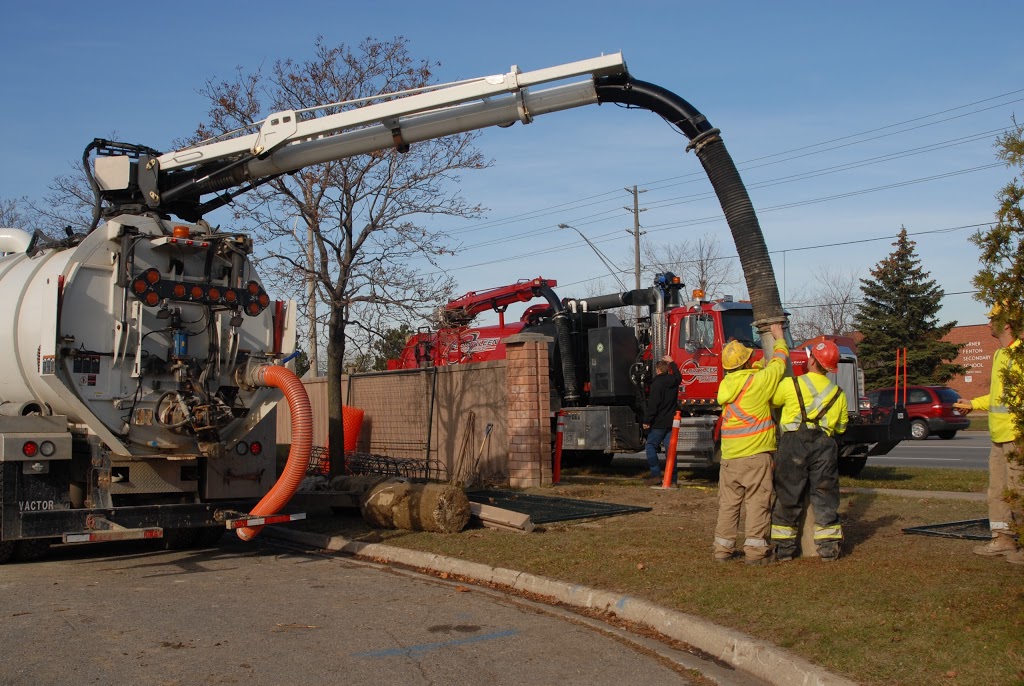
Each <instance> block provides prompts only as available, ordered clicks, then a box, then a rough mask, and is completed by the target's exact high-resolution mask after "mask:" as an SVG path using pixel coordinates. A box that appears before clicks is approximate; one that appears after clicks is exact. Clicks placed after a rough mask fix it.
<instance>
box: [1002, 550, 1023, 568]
mask: <svg viewBox="0 0 1024 686" xmlns="http://www.w3.org/2000/svg"><path fill="white" fill-rule="evenodd" d="M1004 557H1005V558H1006V561H1007V562H1009V563H1010V564H1011V565H1024V550H1014V551H1013V552H1012V553H1006V555H1004Z"/></svg>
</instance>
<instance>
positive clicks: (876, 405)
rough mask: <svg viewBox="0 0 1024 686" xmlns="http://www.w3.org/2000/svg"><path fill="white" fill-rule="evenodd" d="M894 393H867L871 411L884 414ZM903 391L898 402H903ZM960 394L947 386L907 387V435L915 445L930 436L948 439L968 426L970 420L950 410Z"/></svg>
mask: <svg viewBox="0 0 1024 686" xmlns="http://www.w3.org/2000/svg"><path fill="white" fill-rule="evenodd" d="M893 396H894V389H892V388H879V389H878V390H874V391H871V392H870V393H868V401H869V402H870V403H871V409H872V410H873V411H874V410H878V411H881V412H887V411H888V410H889V409H890V408H892V405H893ZM903 397H904V396H903V388H902V387H901V388H900V395H899V400H900V402H903ZM959 399H960V394H959V393H957V392H956V391H954V390H953V389H952V388H950V387H948V386H907V389H906V405H907V416H909V417H910V433H911V435H912V436H913V437H914V438H915V439H916V440H919V441H923V440H924V439H926V438H928V437H929V436H931V435H932V434H935V435H936V436H938V437H939V438H944V439H947V440H948V439H950V438H953V437H954V436H956V432H957V431H963V430H964V429H966V428H967V427H968V426H970V425H971V420H970V419H968V418H967V417H965V416H964V415H962V414H961V413H960V410H957V409H954V407H953V403H955V402H956V401H957V400H959Z"/></svg>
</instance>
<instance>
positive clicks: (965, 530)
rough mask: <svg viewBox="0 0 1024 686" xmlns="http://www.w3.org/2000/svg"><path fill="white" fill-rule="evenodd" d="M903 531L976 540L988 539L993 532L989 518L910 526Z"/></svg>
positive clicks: (921, 534)
mask: <svg viewBox="0 0 1024 686" xmlns="http://www.w3.org/2000/svg"><path fill="white" fill-rule="evenodd" d="M903 533H905V534H918V535H920V536H944V537H946V538H967V539H971V540H974V541H987V540H989V539H991V538H992V532H991V531H990V530H989V528H988V520H987V519H966V520H964V521H962V522H945V523H943V524H925V525H924V526H909V527H906V528H904V529H903Z"/></svg>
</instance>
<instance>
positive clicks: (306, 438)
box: [238, 366, 313, 541]
mask: <svg viewBox="0 0 1024 686" xmlns="http://www.w3.org/2000/svg"><path fill="white" fill-rule="evenodd" d="M254 376H255V379H254V380H255V381H256V384H257V385H259V386H269V387H273V388H280V389H281V391H282V392H283V393H284V397H285V400H287V401H288V409H289V410H290V411H291V415H292V447H291V449H290V450H289V451H288V461H287V462H286V463H285V465H284V472H282V474H281V477H280V478H279V479H278V480H277V483H275V484H274V486H273V487H272V488H271V489H270V491H268V492H267V494H266V495H265V496H263V500H261V501H259V502H258V503H256V507H254V508H252V512H250V513H249V514H250V515H252V516H254V517H260V516H263V515H271V514H277V513H278V512H280V511H281V508H282V507H284V506H285V505H286V504H287V503H288V501H289V500H291V499H292V496H293V495H295V491H297V490H298V489H299V484H301V483H302V480H303V479H304V478H305V476H306V469H307V468H308V467H309V453H310V451H311V450H312V448H313V410H312V408H311V407H310V406H309V396H308V395H306V387H305V386H303V385H302V382H301V381H299V377H297V376H295V374H293V373H292V372H291V371H289V370H288V369H285V368H284V367H273V366H267V367H261V368H260V369H258V370H257V371H256V373H255V375H254ZM262 528H263V527H262V526H254V527H243V528H241V529H239V530H238V537H239V538H240V539H242V540H243V541H249V540H252V538H253V537H255V536H256V534H258V533H259V532H260V530H261V529H262Z"/></svg>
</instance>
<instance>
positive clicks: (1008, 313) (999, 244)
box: [971, 119, 1024, 500]
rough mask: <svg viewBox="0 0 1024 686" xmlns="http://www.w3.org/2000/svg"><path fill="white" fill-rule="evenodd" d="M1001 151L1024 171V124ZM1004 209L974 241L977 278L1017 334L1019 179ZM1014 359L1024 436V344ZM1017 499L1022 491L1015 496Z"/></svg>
mask: <svg viewBox="0 0 1024 686" xmlns="http://www.w3.org/2000/svg"><path fill="white" fill-rule="evenodd" d="M996 150H997V152H996V154H997V156H998V157H999V159H1001V160H1002V161H1003V162H1006V166H1008V167H1010V168H1014V167H1016V168H1017V169H1019V170H1020V171H1021V172H1024V126H1022V125H1021V124H1018V123H1017V121H1016V119H1014V121H1013V127H1012V128H1011V129H1010V131H1009V132H1008V133H1005V134H1003V135H1002V136H1000V137H999V138H997V139H996ZM996 199H997V200H998V201H999V209H998V210H997V211H996V224H995V225H994V226H993V227H992V228H991V229H988V230H987V231H979V232H978V233H977V234H975V235H974V236H973V237H972V238H971V241H972V242H973V243H974V244H975V245H977V246H978V247H979V248H981V269H980V270H979V271H978V274H977V275H976V276H975V277H974V285H975V286H976V287H977V288H978V294H977V295H976V296H975V297H976V298H977V299H978V300H981V301H982V302H984V303H986V304H988V305H992V304H994V303H999V305H1000V309H1001V312H1000V313H999V315H997V316H996V317H995V319H994V321H993V323H994V324H995V325H996V326H998V327H1002V326H1003V325H1004V324H1008V325H1009V326H1010V329H1012V330H1013V332H1014V335H1016V336H1018V337H1021V335H1022V334H1024V207H1022V204H1024V186H1022V185H1021V183H1020V181H1019V180H1018V179H1017V178H1014V179H1013V180H1011V181H1010V182H1009V183H1008V184H1006V186H1004V187H1003V188H1002V189H1001V190H1000V191H999V193H998V194H997V195H996ZM1010 359H1011V360H1013V361H1014V362H1015V363H1016V368H1011V369H1008V370H1006V373H1005V374H1004V376H1003V389H1004V396H1003V397H1004V401H1005V403H1006V407H1007V409H1008V410H1009V412H1010V415H1011V416H1012V417H1013V422H1014V424H1015V426H1016V427H1017V435H1018V436H1024V403H1022V402H1021V401H1020V399H1021V398H1024V371H1022V370H1024V346H1017V347H1015V348H1011V351H1010ZM1021 443H1022V442H1021V441H1019V440H1018V444H1017V451H1016V452H1017V456H1016V459H1017V460H1018V462H1024V449H1022V446H1021ZM1015 497H1016V498H1017V499H1018V500H1019V499H1020V497H1021V496H1020V494H1019V493H1018V494H1016V496H1015Z"/></svg>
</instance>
